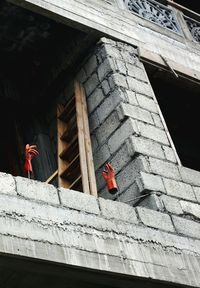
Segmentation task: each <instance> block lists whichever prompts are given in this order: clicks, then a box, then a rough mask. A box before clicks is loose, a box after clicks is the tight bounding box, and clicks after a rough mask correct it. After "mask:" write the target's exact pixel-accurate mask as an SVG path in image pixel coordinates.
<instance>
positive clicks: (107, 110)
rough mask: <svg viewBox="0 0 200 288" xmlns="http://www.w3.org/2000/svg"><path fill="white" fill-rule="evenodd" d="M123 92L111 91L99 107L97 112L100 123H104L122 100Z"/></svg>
mask: <svg viewBox="0 0 200 288" xmlns="http://www.w3.org/2000/svg"><path fill="white" fill-rule="evenodd" d="M120 96H121V92H120V91H119V92H117V91H115V92H113V93H111V94H110V95H109V96H108V97H107V98H106V99H105V101H103V102H102V103H101V105H100V106H99V107H98V108H97V110H96V111H97V114H98V118H99V121H100V123H102V122H103V121H104V120H105V119H106V118H107V117H108V116H109V115H110V114H111V113H112V111H113V110H114V109H115V108H116V106H117V105H118V104H119V103H120V102H121V98H120Z"/></svg>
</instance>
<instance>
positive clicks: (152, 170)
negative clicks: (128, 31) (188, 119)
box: [78, 38, 200, 214]
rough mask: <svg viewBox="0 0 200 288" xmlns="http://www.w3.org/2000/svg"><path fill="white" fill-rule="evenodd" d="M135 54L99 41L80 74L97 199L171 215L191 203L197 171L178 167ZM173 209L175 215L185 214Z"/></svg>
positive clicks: (122, 45)
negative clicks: (113, 189) (109, 179)
mask: <svg viewBox="0 0 200 288" xmlns="http://www.w3.org/2000/svg"><path fill="white" fill-rule="evenodd" d="M137 52H138V50H137V48H136V47H133V46H130V45H127V44H125V43H121V42H115V41H113V40H110V39H106V38H102V39H101V40H100V41H99V42H98V43H97V45H96V47H95V48H94V50H93V51H92V52H91V54H90V56H89V57H88V58H87V60H86V61H85V63H84V64H83V66H82V68H81V70H80V72H79V74H78V79H79V80H80V81H81V82H82V83H83V85H84V87H85V91H86V95H87V103H88V113H89V120H90V132H91V138H92V145H93V155H94V163H95V172H96V177H97V184H98V191H99V196H100V197H104V198H110V199H113V200H117V201H121V202H125V203H128V204H130V205H136V204H137V205H141V206H146V207H148V208H151V209H154V210H160V211H165V210H167V212H169V211H168V209H172V207H173V206H175V205H172V204H173V203H174V201H175V202H176V201H179V200H180V199H181V200H189V201H191V202H195V201H196V200H197V197H199V196H198V195H196V192H195V189H196V190H198V189H199V188H198V186H200V183H199V182H198V177H197V176H195V175H196V174H195V172H196V171H193V170H191V169H188V168H185V167H180V166H178V163H177V160H176V155H175V152H174V150H173V148H172V146H171V144H170V140H169V138H168V133H167V132H166V130H165V128H164V125H163V120H162V116H160V112H159V110H160V109H159V107H158V103H157V101H156V98H155V95H154V92H153V89H152V87H151V84H150V82H149V79H148V77H147V73H146V71H145V68H144V65H143V63H142V62H141V61H140V59H139V56H138V53H137ZM107 162H111V163H112V165H113V166H114V168H115V171H116V179H117V183H118V186H119V191H118V193H117V194H116V195H114V196H113V195H111V194H109V193H108V191H107V188H106V185H105V181H104V179H103V177H102V171H103V169H104V167H105V164H106V163H107ZM187 173H190V174H191V175H192V176H191V177H188V176H187V175H188V174H187ZM197 173H198V175H199V174H200V173H199V172H197ZM186 178H187V179H186ZM191 181H192V182H191ZM191 184H193V186H194V187H192V186H191ZM169 186H170V188H169ZM175 187H178V188H177V189H178V190H177V189H176V188H175ZM186 190H187V192H188V193H186V192H184V191H186ZM173 191H180V192H178V194H179V195H178V194H175V192H173ZM198 191H199V190H198ZM185 197H186V198H187V199H186V198H185ZM169 203H171V204H169ZM169 207H170V208H169ZM177 207H179V206H177ZM177 209H178V208H177ZM177 209H176V211H175V214H180V213H182V212H183V211H182V210H181V209H179V211H178V210H177Z"/></svg>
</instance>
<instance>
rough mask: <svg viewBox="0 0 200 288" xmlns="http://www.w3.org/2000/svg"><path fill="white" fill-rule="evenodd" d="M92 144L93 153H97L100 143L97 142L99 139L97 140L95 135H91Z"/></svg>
mask: <svg viewBox="0 0 200 288" xmlns="http://www.w3.org/2000/svg"><path fill="white" fill-rule="evenodd" d="M91 143H92V151H93V153H95V150H96V149H97V147H98V142H97V138H96V135H95V134H92V135H91Z"/></svg>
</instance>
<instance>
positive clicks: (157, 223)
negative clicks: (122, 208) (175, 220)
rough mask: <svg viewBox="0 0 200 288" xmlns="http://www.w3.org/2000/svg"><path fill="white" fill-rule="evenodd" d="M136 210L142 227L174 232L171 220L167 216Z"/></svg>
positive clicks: (141, 209) (138, 208)
mask: <svg viewBox="0 0 200 288" xmlns="http://www.w3.org/2000/svg"><path fill="white" fill-rule="evenodd" d="M136 209H137V212H138V214H139V218H140V220H141V221H142V223H143V224H144V225H146V226H149V227H153V228H157V229H159V230H164V231H169V232H175V229H174V227H173V224H172V221H171V218H170V216H169V215H168V214H164V213H161V212H157V211H153V210H150V209H146V208H142V207H137V208H136Z"/></svg>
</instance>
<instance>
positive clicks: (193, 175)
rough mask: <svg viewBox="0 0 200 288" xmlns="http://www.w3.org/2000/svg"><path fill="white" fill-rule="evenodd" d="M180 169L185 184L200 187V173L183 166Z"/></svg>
mask: <svg viewBox="0 0 200 288" xmlns="http://www.w3.org/2000/svg"><path fill="white" fill-rule="evenodd" d="M179 169H180V173H181V177H182V179H183V181H184V182H186V183H189V184H192V185H194V186H200V172H199V171H196V170H193V169H190V168H186V167H183V166H181V167H179Z"/></svg>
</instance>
